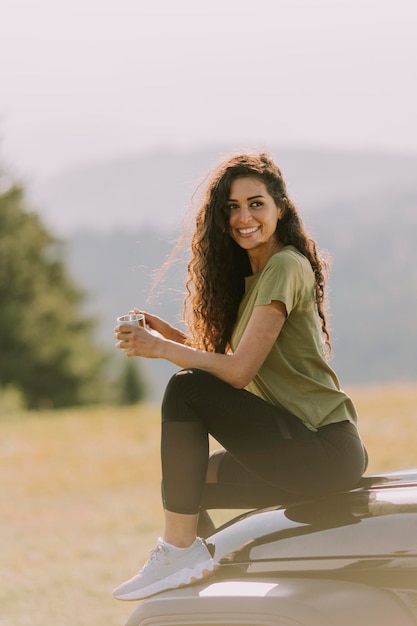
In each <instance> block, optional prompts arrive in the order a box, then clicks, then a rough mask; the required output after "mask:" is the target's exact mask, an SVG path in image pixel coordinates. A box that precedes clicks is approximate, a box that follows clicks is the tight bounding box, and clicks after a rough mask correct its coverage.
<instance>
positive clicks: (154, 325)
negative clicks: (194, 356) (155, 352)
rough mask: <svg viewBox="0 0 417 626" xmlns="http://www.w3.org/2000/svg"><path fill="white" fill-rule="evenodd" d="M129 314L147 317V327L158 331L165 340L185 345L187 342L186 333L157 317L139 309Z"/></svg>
mask: <svg viewBox="0 0 417 626" xmlns="http://www.w3.org/2000/svg"><path fill="white" fill-rule="evenodd" d="M129 313H141V314H142V315H144V316H145V325H146V327H147V328H149V329H151V330H154V331H156V332H157V333H159V334H160V335H162V337H165V339H170V340H171V341H175V342H176V343H184V342H185V340H186V336H185V335H184V333H183V332H182V331H180V330H178V328H174V327H173V326H171V324H169V323H168V322H166V321H165V320H163V319H161V318H160V317H158V316H157V315H152V314H151V313H147V312H146V311H140V310H139V309H132V310H131V311H129Z"/></svg>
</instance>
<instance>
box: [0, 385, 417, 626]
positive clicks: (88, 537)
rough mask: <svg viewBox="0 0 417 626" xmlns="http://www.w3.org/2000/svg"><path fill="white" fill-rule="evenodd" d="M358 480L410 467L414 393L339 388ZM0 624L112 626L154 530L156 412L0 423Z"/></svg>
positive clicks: (415, 426) (41, 416)
mask: <svg viewBox="0 0 417 626" xmlns="http://www.w3.org/2000/svg"><path fill="white" fill-rule="evenodd" d="M349 391H350V393H351V395H352V396H353V398H354V400H355V403H356V405H357V407H358V409H359V412H360V415H361V421H360V429H361V432H362V435H363V438H364V440H365V443H366V445H367V447H368V450H369V454H370V465H369V470H368V472H376V471H382V470H389V469H399V468H404V467H411V466H417V385H416V386H390V387H384V388H373V389H369V388H368V389H350V390H349ZM0 472H1V476H2V488H1V490H0V515H1V559H0V607H1V608H0V626H45V624H54V626H122V625H123V624H124V623H125V621H126V618H127V616H128V615H129V614H130V613H131V612H132V610H133V608H134V606H135V604H134V603H121V602H117V601H115V600H114V599H113V597H112V595H111V591H112V589H113V587H114V586H115V585H117V584H118V583H119V582H121V581H122V580H125V579H126V578H127V577H128V576H130V575H132V574H133V573H135V572H136V571H137V569H138V567H139V566H140V565H141V564H142V562H143V560H144V559H145V558H146V555H147V552H148V550H149V549H150V548H152V547H153V545H154V544H155V540H156V537H157V536H158V533H159V531H160V529H161V525H162V515H161V509H160V497H159V484H160V471H159V411H158V408H157V407H152V406H141V407H136V408H135V407H130V408H94V409H81V410H71V411H59V412H39V413H35V414H34V413H32V414H25V413H22V414H20V413H17V414H16V413H15V414H13V415H10V416H8V417H3V418H1V419H0Z"/></svg>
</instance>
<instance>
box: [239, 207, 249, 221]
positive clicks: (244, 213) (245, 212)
mask: <svg viewBox="0 0 417 626" xmlns="http://www.w3.org/2000/svg"><path fill="white" fill-rule="evenodd" d="M239 217H240V221H241V222H249V221H250V220H251V219H252V213H251V212H250V211H249V208H248V207H247V206H242V207H241V209H240V216H239Z"/></svg>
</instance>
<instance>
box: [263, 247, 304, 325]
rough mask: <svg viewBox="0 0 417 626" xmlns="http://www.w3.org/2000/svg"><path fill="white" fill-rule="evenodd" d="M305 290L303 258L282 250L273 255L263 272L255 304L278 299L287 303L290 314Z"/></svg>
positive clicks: (267, 302)
mask: <svg viewBox="0 0 417 626" xmlns="http://www.w3.org/2000/svg"><path fill="white" fill-rule="evenodd" d="M307 262H308V261H307ZM304 292H305V279H304V268H303V263H302V261H301V259H298V258H297V257H296V256H295V255H294V254H292V253H291V252H287V251H282V252H279V253H278V254H275V255H274V256H273V257H271V259H270V260H269V261H268V263H267V264H266V266H265V268H264V270H263V272H262V275H261V277H260V279H259V282H258V293H257V296H256V300H255V306H260V305H265V304H270V303H271V302H272V301H273V300H278V301H280V302H283V303H284V304H285V307H286V309H287V314H288V315H289V314H290V313H291V311H292V310H293V309H294V307H295V306H296V305H297V304H298V303H299V302H300V300H301V299H302V298H303V293H304Z"/></svg>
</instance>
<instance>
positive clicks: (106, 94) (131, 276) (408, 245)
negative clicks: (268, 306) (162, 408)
mask: <svg viewBox="0 0 417 626" xmlns="http://www.w3.org/2000/svg"><path fill="white" fill-rule="evenodd" d="M0 6H1V15H2V19H1V37H0V71H1V92H0V170H1V174H2V187H1V189H2V191H3V192H4V193H6V192H7V191H8V190H10V188H11V187H12V186H17V187H19V188H20V190H21V191H22V194H21V195H22V196H23V197H22V198H21V200H19V202H20V203H21V209H22V210H24V211H29V212H31V213H32V214H33V213H35V214H36V215H37V216H38V217H39V220H40V225H41V226H42V227H43V228H45V229H46V230H47V232H48V234H49V235H51V236H52V238H53V239H54V240H56V239H58V240H59V241H60V242H61V243H64V245H61V248H60V250H59V252H57V246H56V245H55V249H54V250H55V251H54V252H53V255H55V256H54V258H55V260H56V258H57V256H58V258H59V259H60V261H62V263H63V265H64V270H65V272H66V273H68V274H69V276H68V279H69V280H70V281H72V286H74V287H75V288H77V289H79V290H81V291H82V292H83V294H84V295H83V297H80V298H79V300H78V301H77V302H76V303H73V304H72V305H71V306H72V309H73V312H72V314H71V315H72V319H73V320H74V316H75V317H76V316H77V315H78V318H79V317H80V315H81V317H82V316H83V315H87V316H90V318H89V319H90V321H92V325H90V326H88V324H86V328H85V332H87V334H88V337H89V340H90V339H94V341H96V342H98V344H99V347H100V349H101V350H104V351H105V352H106V353H107V351H108V350H110V351H111V354H112V356H111V357H109V356H108V354H106V358H105V360H106V362H107V363H109V362H110V363H111V366H110V370H111V371H112V372H115V368H119V369H120V368H122V367H123V368H124V367H125V361H123V364H122V362H121V361H120V360H119V361H117V357H116V356H115V355H114V354H113V352H114V351H113V349H112V347H113V336H112V329H113V326H114V319H115V317H116V316H117V315H119V314H123V313H124V312H126V311H127V310H128V309H130V308H131V307H133V306H138V307H140V308H147V309H148V310H153V311H154V312H156V313H158V314H160V315H163V316H165V317H168V318H169V319H170V320H172V321H179V320H180V318H181V310H182V299H183V277H184V263H183V260H182V261H181V260H180V262H179V264H177V265H176V266H174V268H173V269H172V270H171V273H170V274H168V275H167V276H166V277H165V283H164V284H163V285H162V284H161V285H160V286H161V287H162V288H161V289H158V294H159V295H158V297H157V298H154V299H153V300H152V301H149V293H150V285H151V281H152V275H153V272H154V271H155V269H157V268H158V267H160V266H161V264H162V263H163V261H164V259H165V258H166V255H167V254H168V252H169V250H170V249H171V245H172V241H173V239H174V238H175V237H176V236H177V235H178V232H179V229H180V227H181V222H182V219H183V216H184V214H185V213H186V212H187V210H188V209H189V207H190V204H191V199H192V195H193V192H194V190H195V189H196V187H197V186H198V185H199V184H200V183H201V181H202V180H203V178H204V177H205V176H206V174H207V173H208V172H209V170H210V169H211V168H212V167H213V166H214V165H215V164H216V163H217V162H218V161H219V160H220V159H222V158H223V157H224V156H226V155H228V154H230V152H236V151H242V150H258V149H266V150H269V151H270V152H271V153H272V155H273V157H274V158H275V159H276V160H277V162H278V163H279V165H280V166H281V168H282V170H283V174H284V177H285V178H286V180H287V184H288V188H289V193H290V195H291V196H292V197H293V199H294V200H295V201H296V203H297V204H298V207H299V209H300V212H301V214H302V215H303V217H304V219H305V221H306V223H307V226H308V228H309V230H310V231H311V233H312V235H313V236H314V237H315V238H316V239H317V241H318V245H319V247H320V248H321V249H323V250H326V251H327V252H328V254H329V256H330V258H331V259H332V268H331V269H332V274H331V281H330V304H331V309H330V314H331V326H332V329H333V344H334V361H333V364H334V367H335V369H336V370H337V371H338V373H339V376H340V377H341V379H342V381H345V382H346V383H347V384H349V383H354V384H358V383H359V384H361V383H365V384H368V383H378V382H381V381H382V382H387V381H390V380H395V381H407V382H410V381H411V382H413V381H415V379H416V375H417V350H415V345H416V341H417V323H416V316H415V311H416V310H417V263H416V260H415V254H414V242H415V241H416V234H417V233H416V228H417V212H416V207H417V176H416V172H417V167H416V166H417V125H416V124H415V111H416V110H417V83H416V81H415V80H414V77H415V67H416V61H417V39H416V37H415V36H414V25H415V23H416V18H417V5H416V3H415V2H414V0H399V1H398V2H396V3H393V2H391V1H389V0H315V1H314V2H310V1H309V0H259V1H258V2H257V3H253V2H249V1H248V0H211V1H210V2H195V1H193V0H177V1H176V2H175V3H172V2H169V1H168V0H155V1H154V2H152V3H145V2H142V1H141V0H139V1H138V0H123V1H121V2H116V1H113V0H104V1H103V0H101V1H100V2H98V0H83V1H81V0H71V2H70V1H69V0H55V1H52V0H37V1H36V2H33V1H32V0H0ZM14 202H15V201H14ZM15 227H16V225H15ZM11 229H12V226H10V224H9V225H6V224H5V223H3V224H2V230H3V236H6V232H11ZM20 230H21V229H20ZM13 240H14V241H16V239H15V235H13ZM25 240H27V237H26V239H25ZM50 249H51V245H50V243H49V244H45V245H44V247H43V249H42V251H41V252H39V251H38V256H39V255H44V256H46V257H47V258H48V259H50V257H51V254H52V253H51V251H50ZM15 255H16V248H15V249H14V252H13V256H15ZM7 262H8V263H9V264H10V263H12V261H10V259H9V261H7ZM5 264H6V262H4V264H3V266H5ZM36 273H37V274H38V272H36ZM7 276H9V277H10V272H9V273H8V274H7V273H6V274H4V281H6V282H9V283H10V280H9V279H8V278H7ZM27 280H28V279H27ZM16 282H17V279H16ZM46 282H48V283H49V284H50V282H51V279H50V277H49V278H48V279H47V281H46ZM168 285H169V288H168ZM12 295H13V286H11V285H10V284H9V285H8V290H7V294H5V296H4V298H5V299H8V298H9V297H11V296H12ZM66 299H68V294H67V296H65V297H64V300H66ZM26 300H27V299H26ZM38 301H39V295H35V294H34V295H33V298H32V301H31V303H30V304H29V303H28V301H26V303H25V306H26V307H28V306H30V307H32V308H33V307H37V306H38V305H37V302H38ZM48 306H49V305H48V304H44V305H43V307H42V313H41V317H42V316H44V313H45V309H48ZM16 315H19V314H18V313H17V312H16V310H15V309H13V312H12V313H11V314H10V315H9V318H8V319H9V320H10V319H13V320H15V321H16V319H17V318H16ZM91 317H92V319H91ZM78 322H80V323H81V322H82V323H86V320H85V319H82V320H80V319H78ZM9 323H10V322H9V321H8V322H7V324H9ZM25 324H26V325H27V324H29V322H25ZM30 324H33V321H31V322H30ZM3 327H4V328H6V322H5V321H4V323H3ZM34 332H35V329H34ZM36 332H37V333H38V335H39V331H36ZM85 332H84V334H85ZM61 333H62V329H61ZM81 335H83V333H82V332H81ZM9 348H10V346H9ZM90 348H91V346H90ZM45 358H46V357H45ZM32 360H33V359H32ZM44 360H45V359H44ZM93 360H94V359H93ZM94 361H95V362H94V363H92V364H91V368H90V370H89V371H88V372H85V373H84V374H83V375H88V376H92V375H93V373H94V372H95V373H97V372H98V370H99V369H100V367H101V366H100V367H99V363H100V355H98V354H97V355H96V358H95V360H94ZM115 363H117V366H116V365H115ZM135 367H141V368H142V373H143V375H146V376H147V382H146V386H147V388H148V389H149V394H150V395H149V397H151V398H154V399H157V398H159V397H160V393H161V388H163V385H164V382H165V380H166V377H167V375H168V374H169V372H170V371H171V370H170V367H169V366H166V364H165V365H164V364H159V363H151V364H150V363H144V364H140V366H139V365H137V366H135ZM96 368H97V369H96ZM0 369H1V368H0ZM5 369H7V368H3V371H4V370H5ZM87 369H88V368H87ZM130 369H132V366H130ZM14 371H16V368H15V370H14ZM131 374H132V372H130V373H129V376H131ZM13 376H16V374H15V373H14V374H12V372H8V373H4V374H3V375H2V382H3V384H9V383H11V382H12V378H13ZM62 384H64V385H65V384H67V383H65V382H63V383H62ZM96 393H97V390H96ZM71 394H72V395H74V394H75V395H77V394H76V393H75V391H74V390H69V392H68V393H67V394H66V395H67V397H68V399H66V400H65V401H64V400H63V402H64V403H67V402H68V401H70V396H71ZM44 395H45V394H44ZM64 395H65V394H64ZM78 397H79V398H81V397H83V398H88V397H90V398H93V397H94V393H93V392H91V390H90V392H88V393H83V394H81V395H80V394H78ZM38 401H39V402H40V403H42V402H43V403H44V404H45V403H46V404H47V403H48V399H47V398H46V397H44V399H43V400H41V399H39V400H36V399H35V400H34V403H35V404H36V402H38ZM49 401H50V403H51V404H52V405H55V404H56V402H57V401H56V400H55V399H54V398H50V399H49ZM80 401H81V400H80ZM31 402H32V401H31ZM58 403H59V401H58ZM32 404H33V402H32Z"/></svg>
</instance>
